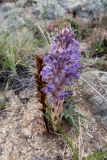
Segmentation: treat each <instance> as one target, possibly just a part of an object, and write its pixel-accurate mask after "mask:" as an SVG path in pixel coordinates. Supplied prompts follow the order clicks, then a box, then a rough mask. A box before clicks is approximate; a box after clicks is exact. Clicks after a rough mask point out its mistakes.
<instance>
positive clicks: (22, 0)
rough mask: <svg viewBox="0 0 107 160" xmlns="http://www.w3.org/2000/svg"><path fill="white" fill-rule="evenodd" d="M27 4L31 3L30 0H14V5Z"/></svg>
mask: <svg viewBox="0 0 107 160" xmlns="http://www.w3.org/2000/svg"><path fill="white" fill-rule="evenodd" d="M28 4H32V0H18V1H17V2H16V6H18V7H26V6H27V5H28Z"/></svg>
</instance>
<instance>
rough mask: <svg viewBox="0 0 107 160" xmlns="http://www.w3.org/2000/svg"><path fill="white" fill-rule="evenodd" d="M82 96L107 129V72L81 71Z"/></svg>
mask: <svg viewBox="0 0 107 160" xmlns="http://www.w3.org/2000/svg"><path fill="white" fill-rule="evenodd" d="M80 82H81V86H82V87H83V92H84V94H83V98H84V99H86V100H87V102H88V103H90V106H91V107H90V110H91V112H92V113H93V116H94V117H96V118H97V119H98V120H100V121H101V123H102V124H103V125H104V127H105V128H106V129H107V72H103V71H99V70H94V71H92V70H91V71H87V72H84V73H82V75H81V78H80Z"/></svg>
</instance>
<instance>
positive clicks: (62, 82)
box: [41, 27, 80, 104]
mask: <svg viewBox="0 0 107 160" xmlns="http://www.w3.org/2000/svg"><path fill="white" fill-rule="evenodd" d="M79 58H80V43H79V42H78V41H77V40H76V39H75V35H74V33H73V32H71V31H70V30H69V29H68V28H67V27H65V28H64V29H63V30H62V31H61V32H60V33H59V32H58V33H57V34H56V37H55V40H54V44H53V47H52V49H51V51H50V53H49V54H48V55H47V56H46V57H45V58H44V67H43V69H42V72H41V75H42V79H43V81H45V82H46V86H45V88H43V91H44V92H45V93H47V94H49V95H50V101H51V103H52V104H55V103H57V102H58V101H59V100H65V98H67V97H69V96H70V95H72V92H71V91H67V90H65V87H66V86H71V85H72V82H73V81H72V80H73V79H77V78H79V72H78V68H79V66H80V63H79Z"/></svg>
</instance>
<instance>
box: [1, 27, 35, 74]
mask: <svg viewBox="0 0 107 160" xmlns="http://www.w3.org/2000/svg"><path fill="white" fill-rule="evenodd" d="M0 34H1V37H0V69H1V71H5V70H10V71H11V72H12V73H13V74H16V65H17V64H21V65H26V57H27V56H28V54H32V53H34V52H35V43H36V42H35V39H34V37H33V33H32V32H30V31H29V30H28V29H27V28H22V29H18V30H17V31H15V32H12V33H10V32H4V31H3V32H1V33H0Z"/></svg>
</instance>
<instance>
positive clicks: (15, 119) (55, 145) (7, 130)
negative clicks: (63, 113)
mask: <svg viewBox="0 0 107 160" xmlns="http://www.w3.org/2000/svg"><path fill="white" fill-rule="evenodd" d="M23 96H24V97H30V100H29V101H28V102H26V103H22V101H21V97H23ZM7 97H8V98H9V103H8V105H9V107H10V109H8V110H4V111H2V112H0V160H71V156H70V151H69V148H68V146H67V143H66V142H65V140H64V139H63V136H62V135H60V134H52V133H50V134H45V135H39V134H38V126H39V125H38V117H39V116H40V115H41V114H42V113H41V112H40V111H39V108H40V104H39V103H38V102H37V100H36V98H35V96H34V95H31V90H30V89H28V90H27V89H25V90H24V91H22V92H21V93H20V94H19V96H17V95H15V94H14V93H13V92H11V91H10V92H8V93H7ZM88 108H89V106H88V103H87V102H85V101H83V100H82V99H81V101H80V103H79V105H78V109H79V110H80V111H81V112H83V113H84V114H86V115H88V117H89V120H88V121H87V120H86V121H85V122H84V127H85V129H83V128H82V142H81V146H82V153H83V155H87V154H89V153H91V152H93V151H95V150H97V149H100V148H101V147H102V146H103V145H104V144H105V143H107V132H106V131H105V130H104V129H103V127H102V126H100V124H99V123H97V122H96V120H95V119H94V118H93V117H92V115H91V113H90V111H89V109H88ZM65 130H66V131H67V134H68V135H69V136H70V137H71V138H72V139H73V141H74V144H76V145H77V146H78V134H73V130H72V127H69V126H68V128H67V127H66V128H65ZM74 135H75V136H74Z"/></svg>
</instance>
